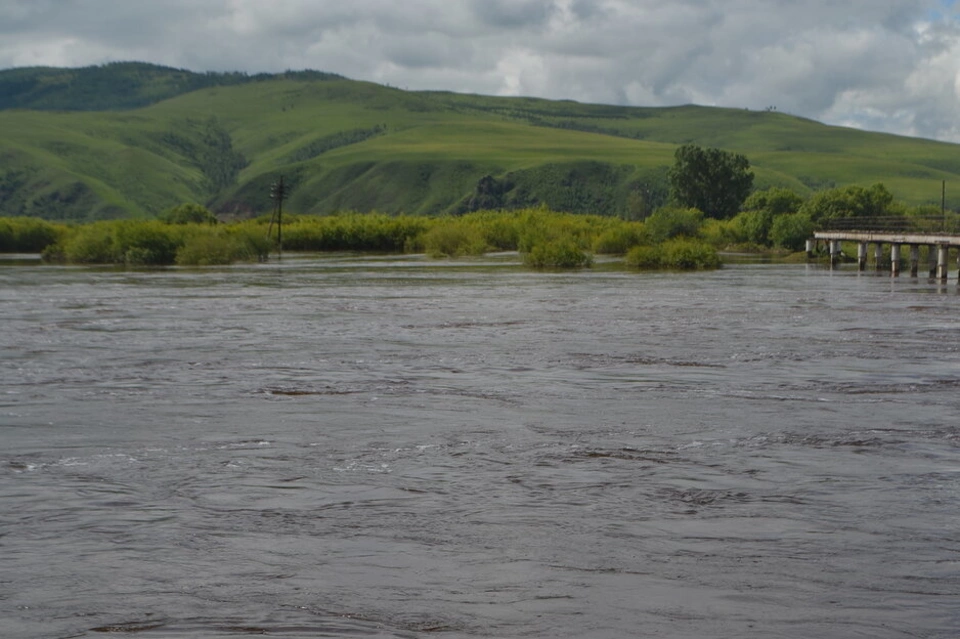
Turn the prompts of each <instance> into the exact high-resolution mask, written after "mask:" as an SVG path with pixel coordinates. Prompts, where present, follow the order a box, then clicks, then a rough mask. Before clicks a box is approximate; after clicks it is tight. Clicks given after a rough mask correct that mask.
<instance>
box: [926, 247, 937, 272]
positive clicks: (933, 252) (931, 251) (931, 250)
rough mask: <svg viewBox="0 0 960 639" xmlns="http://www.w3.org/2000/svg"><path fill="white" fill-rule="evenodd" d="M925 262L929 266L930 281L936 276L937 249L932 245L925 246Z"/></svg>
mask: <svg viewBox="0 0 960 639" xmlns="http://www.w3.org/2000/svg"><path fill="white" fill-rule="evenodd" d="M927 261H928V262H929V264H930V279H931V280H932V279H933V278H935V277H936V276H937V247H936V246H935V245H934V244H929V245H927Z"/></svg>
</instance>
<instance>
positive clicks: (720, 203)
mask: <svg viewBox="0 0 960 639" xmlns="http://www.w3.org/2000/svg"><path fill="white" fill-rule="evenodd" d="M674 158H675V161H674V164H673V168H671V169H670V173H669V180H670V193H671V196H672V197H673V199H674V200H676V202H677V203H678V204H679V205H680V206H685V207H693V208H697V209H700V210H701V211H703V212H704V214H705V215H706V216H707V217H712V218H717V219H724V220H725V219H728V218H731V217H733V216H734V215H736V213H737V211H739V210H740V205H741V204H743V201H744V200H745V199H746V198H747V195H749V194H750V189H751V188H753V173H752V172H751V171H750V162H749V161H748V160H747V158H746V157H745V156H743V155H740V154H738V153H730V152H728V151H723V150H722V149H702V148H700V147H699V146H696V145H695V144H685V145H683V146H681V147H680V148H679V149H677V152H676V154H675V155H674Z"/></svg>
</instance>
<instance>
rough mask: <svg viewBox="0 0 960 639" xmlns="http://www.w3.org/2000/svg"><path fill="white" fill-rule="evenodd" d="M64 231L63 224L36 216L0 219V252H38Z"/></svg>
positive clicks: (58, 237) (57, 238)
mask: <svg viewBox="0 0 960 639" xmlns="http://www.w3.org/2000/svg"><path fill="white" fill-rule="evenodd" d="M65 232H66V227H65V226H63V225H59V224H52V223H50V222H47V221H46V220H41V219H38V218H32V217H14V218H4V219H0V253H19V252H23V253H40V252H41V251H43V250H44V249H46V248H47V247H48V246H50V245H51V244H55V243H56V242H57V241H58V240H59V239H60V237H61V236H62V235H63V234H64V233H65Z"/></svg>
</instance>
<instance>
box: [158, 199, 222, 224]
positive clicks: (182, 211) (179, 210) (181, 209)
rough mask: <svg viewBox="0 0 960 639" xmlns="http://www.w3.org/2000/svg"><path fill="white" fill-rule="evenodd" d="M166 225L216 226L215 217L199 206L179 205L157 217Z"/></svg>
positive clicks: (217, 221)
mask: <svg viewBox="0 0 960 639" xmlns="http://www.w3.org/2000/svg"><path fill="white" fill-rule="evenodd" d="M157 219H159V220H160V221H161V222H165V223H166V224H217V223H219V220H217V216H216V215H214V214H213V213H211V212H210V211H209V210H207V208H206V207H204V206H200V205H199V204H181V205H179V206H175V207H173V208H172V209H170V210H169V211H166V212H165V213H162V214H161V215H159V216H158V218H157Z"/></svg>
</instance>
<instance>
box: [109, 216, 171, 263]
mask: <svg viewBox="0 0 960 639" xmlns="http://www.w3.org/2000/svg"><path fill="white" fill-rule="evenodd" d="M182 243H183V240H182V239H181V237H179V233H178V232H177V231H176V230H174V229H171V228H170V227H169V226H168V225H165V224H162V223H159V222H144V221H137V222H116V223H114V225H113V244H114V247H113V255H114V257H115V260H114V261H117V262H123V263H124V264H127V265H129V266H162V265H166V264H173V262H174V260H175V259H176V257H177V249H178V248H179V247H180V245H181V244H182ZM117 258H119V259H117Z"/></svg>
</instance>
